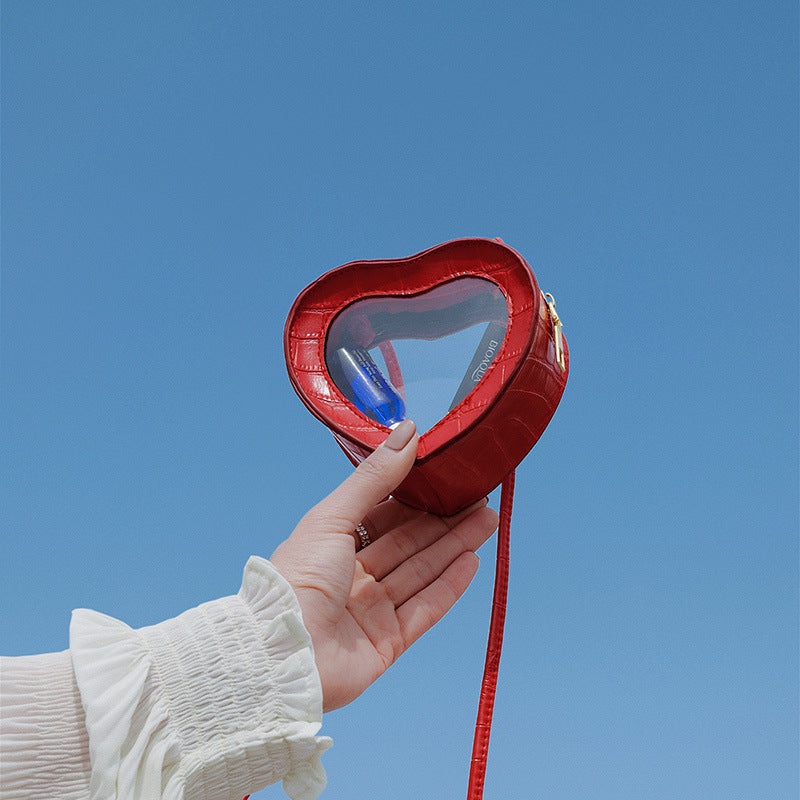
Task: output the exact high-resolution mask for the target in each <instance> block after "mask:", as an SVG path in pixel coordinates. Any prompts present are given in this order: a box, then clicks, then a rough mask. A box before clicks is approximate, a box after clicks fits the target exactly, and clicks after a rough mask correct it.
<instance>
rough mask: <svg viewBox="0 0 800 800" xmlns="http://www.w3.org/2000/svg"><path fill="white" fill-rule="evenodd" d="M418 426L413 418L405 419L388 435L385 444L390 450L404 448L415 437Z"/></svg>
mask: <svg viewBox="0 0 800 800" xmlns="http://www.w3.org/2000/svg"><path fill="white" fill-rule="evenodd" d="M416 430H417V426H416V425H415V424H414V422H413V420H410V419H404V420H403V421H402V422H401V423H400V424H399V425H398V426H397V427H396V428H395V429H394V430H393V431H392V432H391V433H390V434H389V435H388V436H387V437H386V440H385V441H384V445H386V447H388V448H389V449H390V450H402V449H403V448H404V447H405V446H406V445H407V444H408V443H409V442H410V441H411V440H412V439H413V438H414V433H415V432H416Z"/></svg>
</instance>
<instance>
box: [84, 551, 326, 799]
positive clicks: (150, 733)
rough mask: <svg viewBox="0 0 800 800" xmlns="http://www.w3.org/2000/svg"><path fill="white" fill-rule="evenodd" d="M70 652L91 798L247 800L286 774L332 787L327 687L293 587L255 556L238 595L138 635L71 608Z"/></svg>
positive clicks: (288, 783) (299, 785)
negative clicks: (325, 730) (325, 761)
mask: <svg viewBox="0 0 800 800" xmlns="http://www.w3.org/2000/svg"><path fill="white" fill-rule="evenodd" d="M70 652H71V655H72V663H73V666H74V669H75V675H76V678H77V683H78V687H79V690H80V696H81V700H82V704H83V708H84V711H85V714H86V728H87V730H88V733H89V751H90V756H91V767H92V769H91V778H90V783H89V797H90V798H91V800H101V798H102V800H108V799H109V798H116V800H143V799H147V800H150V798H164V800H240V798H241V797H242V796H243V795H245V794H248V793H251V792H255V791H257V790H259V789H262V788H263V787H264V786H266V785H268V784H270V783H274V782H276V781H278V780H283V787H284V790H285V792H286V794H287V795H288V796H289V797H290V798H292V800H315V798H316V797H318V796H319V794H320V793H321V792H322V790H323V789H324V788H325V783H326V777H325V771H324V769H323V767H322V764H321V762H320V755H321V754H322V753H323V752H324V751H325V750H327V749H328V747H330V745H331V743H332V742H331V740H330V739H329V738H328V737H320V736H316V733H317V732H318V730H319V728H320V725H321V721H322V690H321V687H320V683H319V675H318V673H317V670H316V666H315V663H314V653H313V650H312V646H311V639H310V637H309V635H308V633H307V631H306V630H305V628H304V626H303V623H302V616H301V613H300V607H299V605H298V603H297V600H296V598H295V596H294V593H293V591H292V590H291V588H290V587H289V585H288V583H286V581H285V580H284V579H283V578H282V577H281V575H280V574H279V573H278V572H277V570H276V569H275V568H274V567H273V566H272V565H271V564H270V563H269V562H268V561H266V560H265V559H263V558H258V557H255V556H254V557H252V558H251V559H250V560H249V561H248V563H247V566H246V567H245V571H244V578H243V581H242V587H241V590H240V591H239V594H238V595H234V596H232V597H223V598H221V599H219V600H214V601H212V602H210V603H204V604H203V605H201V606H198V607H197V608H193V609H191V610H189V611H186V612H185V613H183V614H181V615H180V616H178V617H176V618H175V619H171V620H167V621H166V622H162V623H160V624H158V625H154V626H152V627H149V628H141V629H139V630H134V629H132V628H130V627H128V626H127V625H125V624H124V623H123V622H119V621H118V620H115V619H113V618H111V617H108V616H106V615H104V614H100V613H98V612H95V611H89V610H84V609H81V610H77V611H75V612H73V617H72V624H71V626H70Z"/></svg>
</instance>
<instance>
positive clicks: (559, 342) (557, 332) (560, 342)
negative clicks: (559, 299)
mask: <svg viewBox="0 0 800 800" xmlns="http://www.w3.org/2000/svg"><path fill="white" fill-rule="evenodd" d="M544 299H545V302H546V303H547V307H548V308H549V309H550V318H551V319H552V320H553V339H554V341H555V345H556V364H558V366H559V367H561V371H562V372H566V370H567V362H566V359H565V357H564V336H563V334H562V329H563V327H564V326H563V325H562V324H561V320H560V319H559V318H558V314H557V313H556V299H555V297H553V295H551V294H547V293H545V295H544Z"/></svg>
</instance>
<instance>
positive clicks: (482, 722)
mask: <svg viewBox="0 0 800 800" xmlns="http://www.w3.org/2000/svg"><path fill="white" fill-rule="evenodd" d="M513 505H514V472H513V471H512V472H511V473H509V475H508V476H506V479H505V480H504V481H503V489H502V491H501V493H500V525H499V528H498V530H497V564H496V566H495V573H494V597H493V599H492V617H491V622H490V624H489V641H488V642H487V644H486V663H485V665H484V668H483V682H482V684H481V697H480V702H479V703H478V719H477V721H476V723H475V739H474V741H473V744H472V762H471V765H470V771H469V788H468V790H467V800H481V798H482V797H483V781H484V778H485V777H486V759H487V756H488V753H489V735H490V734H491V732H492V712H493V711H494V695H495V689H496V688H497V673H498V671H499V669H500V653H501V651H502V649H503V625H504V623H505V619H506V602H507V600H508V568H509V542H510V538H511V537H510V533H511V509H512V507H513Z"/></svg>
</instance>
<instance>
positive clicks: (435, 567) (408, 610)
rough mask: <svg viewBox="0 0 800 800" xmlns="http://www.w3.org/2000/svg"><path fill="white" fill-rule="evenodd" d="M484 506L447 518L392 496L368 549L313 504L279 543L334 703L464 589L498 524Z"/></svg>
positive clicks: (373, 521) (376, 519)
mask: <svg viewBox="0 0 800 800" xmlns="http://www.w3.org/2000/svg"><path fill="white" fill-rule="evenodd" d="M484 505H485V502H482V503H479V504H476V506H473V507H472V508H470V509H467V510H466V511H463V512H461V514H459V515H456V516H455V517H450V518H442V517H435V516H432V515H430V514H425V513H423V512H420V511H416V510H414V509H410V508H408V507H406V506H403V505H402V504H401V503H398V502H397V501H395V500H391V499H390V500H387V501H385V502H383V503H380V504H378V505H377V506H375V507H374V508H373V510H372V511H371V512H370V513H369V515H368V519H369V520H370V527H371V528H373V529H374V532H375V535H374V537H373V538H374V541H373V543H372V544H371V545H369V547H367V548H365V549H364V550H362V551H360V552H359V553H356V552H355V545H354V539H353V537H352V536H350V535H344V536H343V535H342V533H341V532H340V530H337V528H338V527H339V526H337V525H335V524H334V523H331V522H328V523H327V524H326V525H324V526H323V525H322V524H321V520H320V519H319V517H318V516H317V515H316V514H315V513H314V511H313V510H312V512H310V514H309V515H307V516H306V517H305V518H304V519H303V521H301V523H300V525H298V529H297V530H296V531H295V534H293V535H292V537H290V538H289V539H288V540H287V541H286V542H284V544H282V545H281V547H279V548H278V550H277V551H276V552H275V554H274V555H273V559H272V560H273V562H274V563H275V565H276V566H277V567H278V569H279V570H280V571H281V572H282V573H283V575H284V577H286V578H287V580H289V582H290V583H291V584H292V586H293V588H294V590H295V593H296V595H297V598H298V601H299V603H300V607H301V609H302V612H303V619H304V621H305V624H306V627H307V628H308V630H309V633H310V634H311V638H312V641H313V643H314V652H315V658H316V662H317V667H318V669H319V673H320V678H321V681H322V690H323V701H324V707H325V710H331V709H333V708H339V707H340V706H342V705H345V704H346V703H349V702H350V701H351V700H353V699H354V698H355V697H357V696H358V695H359V694H361V692H363V691H364V689H366V688H367V686H369V685H370V684H371V683H372V682H373V681H375V680H376V679H377V678H378V677H379V676H380V675H381V674H383V672H385V671H386V669H387V668H388V667H389V666H390V665H391V664H392V663H393V662H394V661H395V660H396V659H397V658H398V656H399V655H400V654H401V653H402V652H403V651H404V650H405V649H406V648H407V647H409V645H411V644H412V643H413V642H414V641H415V640H416V639H417V638H418V637H419V636H421V635H422V634H423V633H424V632H425V631H427V630H428V629H429V628H430V627H431V626H432V625H433V624H434V623H436V622H437V621H438V620H439V619H440V618H441V617H442V616H443V615H444V614H445V613H446V612H447V610H448V609H449V608H450V607H451V606H452V605H453V603H454V602H455V601H456V600H457V599H458V597H459V596H460V595H461V594H462V593H463V592H464V590H465V589H466V588H467V586H468V585H469V582H470V580H471V579H472V576H473V575H474V574H475V570H476V569H477V557H476V556H475V555H474V550H475V549H477V548H478V547H479V546H480V545H481V544H482V543H483V542H484V541H485V540H486V539H487V538H488V537H489V536H490V535H491V533H492V531H493V530H494V528H495V525H496V515H495V513H494V512H493V511H491V510H489V509H486V508H484ZM300 542H302V548H303V549H302V551H300V550H299V549H298V548H297V547H296V545H297V544H298V543H300Z"/></svg>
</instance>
